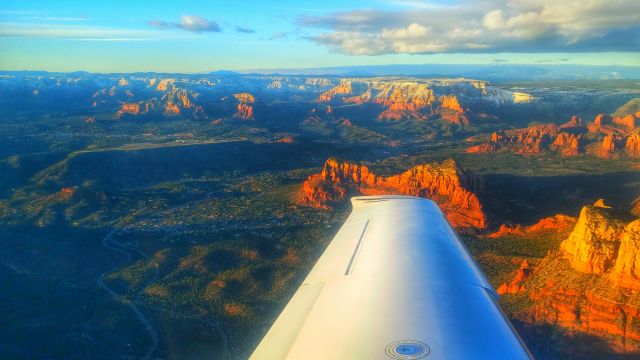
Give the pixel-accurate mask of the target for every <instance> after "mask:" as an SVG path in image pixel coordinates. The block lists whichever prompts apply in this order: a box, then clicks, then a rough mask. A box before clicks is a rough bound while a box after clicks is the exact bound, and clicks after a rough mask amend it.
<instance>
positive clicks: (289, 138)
mask: <svg viewBox="0 0 640 360" xmlns="http://www.w3.org/2000/svg"><path fill="white" fill-rule="evenodd" d="M278 142H281V143H286V144H293V143H294V142H296V139H295V138H294V137H293V136H291V135H287V136H284V137H281V138H280V139H278Z"/></svg>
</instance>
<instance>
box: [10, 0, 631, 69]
mask: <svg viewBox="0 0 640 360" xmlns="http://www.w3.org/2000/svg"><path fill="white" fill-rule="evenodd" d="M639 30H640V1H636V0H606V1H605V0H579V1H578V0H563V1H552V0H528V1H524V0H477V1H473V0H449V1H424V0H370V1H359V0H356V1H353V0H350V1H344V0H342V1H336V0H325V1H301V0H299V1H290V0H280V1H276V0H272V1H269V2H267V1H257V0H245V1H241V2H240V1H196V0H182V1H175V0H174V1H153V2H150V1H134V0H129V1H121V0H111V1H95V0H94V1H53V0H51V1H44V0H42V1H34V0H27V1H17V0H8V1H7V0H5V1H4V2H2V3H1V4H0V49H1V50H2V51H1V52H0V69H4V70H22V69H26V70H49V71H75V70H86V71H95V72H132V71H162V72H207V71H212V70H218V69H231V70H247V69H264V68H307V67H325V66H342V65H375V64H425V63H456V64H483V63H498V62H499V63H533V64H536V63H558V64H588V65H631V66H640V53H639V50H638V49H640V31H639Z"/></svg>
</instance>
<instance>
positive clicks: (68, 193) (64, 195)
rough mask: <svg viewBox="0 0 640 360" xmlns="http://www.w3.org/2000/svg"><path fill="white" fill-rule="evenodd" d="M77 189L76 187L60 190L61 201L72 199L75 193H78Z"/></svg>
mask: <svg viewBox="0 0 640 360" xmlns="http://www.w3.org/2000/svg"><path fill="white" fill-rule="evenodd" d="M76 190H77V188H75V187H65V188H62V189H60V192H59V193H58V198H60V199H61V200H67V199H70V198H71V197H72V196H73V195H74V194H75V193H76Z"/></svg>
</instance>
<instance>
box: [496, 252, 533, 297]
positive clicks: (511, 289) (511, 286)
mask: <svg viewBox="0 0 640 360" xmlns="http://www.w3.org/2000/svg"><path fill="white" fill-rule="evenodd" d="M531 271H532V269H531V267H530V266H529V262H528V261H527V260H523V261H522V264H520V268H519V269H518V271H517V272H516V276H514V278H513V279H512V280H511V281H510V282H508V283H504V284H502V285H500V286H499V287H498V289H497V290H496V291H497V293H498V294H499V295H504V294H517V293H519V292H522V291H524V290H525V287H524V285H522V282H523V281H524V280H526V279H527V278H528V277H529V275H531Z"/></svg>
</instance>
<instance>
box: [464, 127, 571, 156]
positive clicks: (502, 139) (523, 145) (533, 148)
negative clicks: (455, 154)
mask: <svg viewBox="0 0 640 360" xmlns="http://www.w3.org/2000/svg"><path fill="white" fill-rule="evenodd" d="M559 133H560V128H559V127H558V126H557V125H555V124H545V125H535V126H531V127H528V128H524V129H519V130H511V131H497V132H494V133H493V134H491V140H490V141H489V143H488V145H485V144H482V145H481V146H474V147H471V148H469V149H467V152H476V153H477V152H482V151H483V150H489V151H491V150H493V151H497V150H498V149H503V148H504V149H508V150H511V151H514V152H517V153H521V154H538V153H540V152H542V151H543V150H549V149H550V148H551V145H552V144H555V145H556V146H557V147H563V146H566V144H565V143H569V145H570V146H571V145H572V144H573V142H577V143H578V145H579V140H574V138H571V137H570V136H568V135H562V137H561V138H560V140H558V139H557V137H558V134H559ZM561 144H562V145H561ZM494 149H495V150H494Z"/></svg>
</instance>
